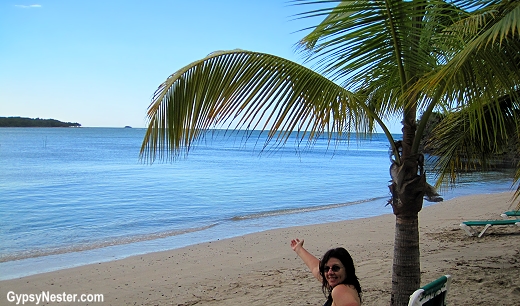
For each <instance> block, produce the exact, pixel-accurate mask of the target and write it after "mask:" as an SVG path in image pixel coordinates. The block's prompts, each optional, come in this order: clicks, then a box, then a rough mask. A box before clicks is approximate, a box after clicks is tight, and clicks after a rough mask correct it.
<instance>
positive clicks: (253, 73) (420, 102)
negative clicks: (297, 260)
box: [141, 0, 520, 306]
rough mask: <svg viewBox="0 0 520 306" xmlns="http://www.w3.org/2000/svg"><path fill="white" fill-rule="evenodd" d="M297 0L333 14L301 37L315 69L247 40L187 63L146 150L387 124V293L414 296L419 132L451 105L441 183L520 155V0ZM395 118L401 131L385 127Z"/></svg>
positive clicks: (434, 140)
mask: <svg viewBox="0 0 520 306" xmlns="http://www.w3.org/2000/svg"><path fill="white" fill-rule="evenodd" d="M292 2H294V4H295V5H298V7H301V6H300V5H304V4H305V5H309V11H308V12H304V13H301V14H298V15H297V18H307V17H308V18H312V19H314V18H316V17H319V18H322V20H323V21H322V22H321V23H320V24H318V25H317V26H316V27H315V28H312V29H309V30H311V32H310V33H308V34H307V35H306V36H305V37H303V38H302V39H301V41H300V42H299V44H298V47H299V51H300V52H301V54H302V55H303V56H304V57H305V60H306V61H308V63H310V64H314V68H315V69H314V70H313V69H309V68H307V67H306V66H303V65H300V64H298V63H295V62H292V61H290V60H287V59H284V58H280V57H278V56H275V55H271V54H265V53H259V52H252V51H247V50H240V49H235V50H230V51H218V52H214V53H211V54H210V55H208V56H207V57H205V58H203V59H200V60H198V61H195V62H193V63H191V64H188V65H186V66H185V67H182V68H181V69H179V70H178V71H176V72H175V73H173V74H172V75H171V76H170V77H168V78H167V79H166V81H164V83H163V84H161V85H160V86H159V88H158V89H157V91H156V92H155V94H154V95H153V97H152V103H151V104H150V107H149V109H148V120H149V123H148V130H147V132H146V135H145V139H144V141H143V145H142V148H141V157H142V158H145V159H148V160H150V161H152V162H153V161H154V160H155V159H156V158H159V159H165V158H169V157H170V158H175V157H178V155H180V154H182V153H184V154H188V152H189V151H190V146H191V145H193V144H195V143H196V140H197V139H199V138H200V137H203V135H204V132H206V131H207V130H208V129H210V128H212V127H215V126H227V127H229V129H247V130H254V129H262V130H266V133H268V135H269V137H268V142H269V141H273V142H278V144H279V145H284V144H286V142H287V140H288V138H289V136H290V135H291V133H292V132H296V133H298V135H299V136H301V141H302V142H303V141H306V140H309V143H310V144H311V145H312V143H313V139H315V138H316V137H320V136H322V135H323V136H325V137H327V138H328V139H329V140H330V141H331V142H334V141H336V139H338V138H336V135H338V134H339V135H340V137H339V138H343V140H348V136H349V135H350V134H351V133H358V134H370V133H372V132H374V131H375V130H376V127H379V128H380V130H381V131H383V132H384V133H385V134H386V136H387V138H388V141H389V146H390V147H391V148H392V165H391V168H390V175H391V181H390V182H391V183H390V186H389V188H390V192H391V199H390V200H389V204H390V205H391V206H392V208H393V212H394V214H395V220H396V223H395V242H394V257H393V258H394V260H393V267H392V270H393V273H392V280H391V284H392V288H391V296H390V298H389V300H390V305H392V306H406V305H408V299H409V297H410V295H411V294H412V293H413V292H414V291H415V289H417V288H419V287H420V284H421V269H420V268H421V267H420V252H419V250H420V249H419V245H420V243H419V218H418V213H419V211H420V210H421V209H422V206H423V199H424V196H425V194H426V192H427V191H428V190H430V185H429V184H428V183H427V182H426V173H425V167H424V151H423V148H422V147H421V140H422V139H423V135H425V131H426V129H427V128H429V127H428V126H426V125H427V123H428V120H429V118H430V117H431V116H432V113H433V112H435V111H438V112H441V113H442V117H439V118H438V119H439V120H440V122H439V123H438V125H437V127H438V128H434V129H432V131H431V135H430V140H431V142H430V143H428V145H429V147H430V148H432V149H433V150H435V153H436V155H438V156H439V158H438V159H437V162H436V163H435V165H434V169H435V170H436V171H437V172H438V173H439V174H440V175H439V181H438V182H437V184H439V182H442V181H443V180H452V181H453V180H454V179H455V178H456V177H458V176H459V175H460V174H461V173H462V170H465V168H466V167H467V166H468V165H469V166H471V167H474V168H475V169H477V168H482V169H484V170H485V167H484V166H486V165H488V164H489V157H490V156H493V155H495V154H500V153H502V152H506V151H505V150H506V149H507V148H509V147H508V145H509V144H510V145H511V146H512V148H513V149H514V152H520V141H519V140H518V139H519V137H520V132H519V131H520V118H519V117H518V116H519V115H520V105H519V102H520V92H518V89H519V88H520V56H519V54H520V44H519V37H520V33H519V31H518V29H520V18H519V16H520V1H500V0H497V1H489V0H414V1H409V0H373V1H357V0H343V1H339V0H338V1H330V0H294V1H292ZM311 5H312V7H311ZM331 5H334V6H331ZM165 65H166V62H165ZM421 113H422V120H421V121H420V122H419V123H418V120H417V119H418V115H419V114H421ZM396 115H398V116H401V117H402V119H403V120H402V125H403V128H402V132H403V134H402V139H401V140H397V139H394V137H393V135H392V134H391V133H390V132H389V130H388V128H387V125H386V124H385V121H386V120H388V119H389V118H393V117H394V116H396ZM341 136H343V137H341ZM517 169H518V172H517V174H516V180H515V182H520V165H517ZM360 175H362V174H360ZM517 195H519V196H520V186H519V187H518V188H517ZM338 238H339V237H338ZM344 239H348V233H346V234H345V238H344ZM337 242H338V243H341V242H340V241H337ZM389 283H390V282H389Z"/></svg>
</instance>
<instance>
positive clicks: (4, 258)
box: [0, 223, 218, 263]
mask: <svg viewBox="0 0 520 306" xmlns="http://www.w3.org/2000/svg"><path fill="white" fill-rule="evenodd" d="M216 225H218V223H213V224H210V225H207V226H202V227H196V228H188V229H183V230H172V231H166V232H160V233H152V234H143V235H137V236H131V237H121V238H115V239H111V240H107V241H98V242H93V243H85V244H79V245H72V246H65V247H57V248H48V249H39V250H30V251H25V252H19V253H13V254H6V255H0V263H1V262H8V261H13V260H21V259H28V258H35V257H42V256H49V255H57V254H65V253H73V252H81V251H88V250H94V249H100V248H105V247H111V246H116V245H123V244H130V243H136V242H142V241H149V240H155V239H161V238H166V237H171V236H179V235H184V234H188V233H193V232H200V231H204V230H207V229H210V228H212V227H214V226H216Z"/></svg>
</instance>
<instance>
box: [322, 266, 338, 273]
mask: <svg viewBox="0 0 520 306" xmlns="http://www.w3.org/2000/svg"><path fill="white" fill-rule="evenodd" d="M329 270H332V272H338V271H339V270H341V267H340V266H338V265H333V266H332V267H329V266H325V267H323V272H325V273H327V272H329Z"/></svg>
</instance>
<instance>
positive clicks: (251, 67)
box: [141, 50, 369, 161]
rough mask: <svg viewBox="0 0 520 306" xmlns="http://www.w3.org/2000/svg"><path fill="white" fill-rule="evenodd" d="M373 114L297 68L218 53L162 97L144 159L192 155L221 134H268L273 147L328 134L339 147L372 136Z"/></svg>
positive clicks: (252, 55)
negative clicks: (350, 137) (210, 132)
mask: <svg viewBox="0 0 520 306" xmlns="http://www.w3.org/2000/svg"><path fill="white" fill-rule="evenodd" d="M367 111H369V109H368V108H367V107H366V105H365V104H363V103H362V102H361V100H359V99H358V98H356V97H355V96H354V95H353V94H352V93H350V92H348V91H347V90H345V89H343V88H342V87H341V86H338V85H337V84H335V83H334V82H332V81H330V80H328V79H326V78H325V77H323V76H321V75H320V74H318V73H316V72H314V71H312V70H310V69H308V68H306V67H304V66H302V65H299V64H296V63H294V62H292V61H289V60H286V59H283V58H280V57H277V56H273V55H269V54H264V53H256V52H249V51H244V50H231V51H221V52H215V53H212V54H210V55H209V56H207V57H206V58H204V59H202V60H199V61H196V62H194V63H191V64H190V65H187V66H185V67H183V68H182V69H180V70H179V71H177V72H175V73H174V74H172V75H171V76H170V77H169V78H168V79H167V80H166V81H165V82H164V83H163V84H161V85H160V86H159V88H158V89H157V90H156V92H155V94H154V96H153V98H152V103H151V104H150V107H149V110H148V119H149V124H148V130H147V133H146V136H145V139H144V141H143V144H142V147H141V157H142V158H145V159H148V160H150V161H153V160H155V159H156V158H157V157H159V158H168V157H170V158H174V157H175V156H178V155H179V154H180V153H181V152H183V150H185V151H184V152H185V153H187V152H188V151H189V148H190V144H191V143H192V142H193V140H195V139H197V137H199V136H200V133H201V131H205V130H207V129H209V128H211V127H219V126H220V127H222V126H224V127H226V128H230V127H233V128H235V129H238V128H240V129H246V130H254V129H260V130H266V129H268V130H269V134H268V141H271V140H273V139H275V140H277V141H280V142H284V141H286V140H287V138H288V137H289V135H290V133H291V132H293V131H298V132H299V135H300V137H301V139H302V140H303V139H304V137H308V138H309V139H313V138H315V137H318V136H320V135H322V134H324V133H326V136H327V137H328V138H329V139H332V138H333V136H337V135H339V136H342V135H343V134H344V133H345V132H351V131H358V132H366V131H367V130H368V129H369V123H368V122H369V121H368V120H367V119H366V118H367ZM276 131H278V132H276ZM334 133H336V135H333V134H334ZM340 138H341V137H340Z"/></svg>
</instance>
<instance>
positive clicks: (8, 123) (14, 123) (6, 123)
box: [0, 117, 81, 127]
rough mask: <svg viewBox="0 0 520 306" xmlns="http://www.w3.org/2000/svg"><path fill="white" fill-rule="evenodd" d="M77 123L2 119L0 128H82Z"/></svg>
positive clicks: (18, 118)
mask: <svg viewBox="0 0 520 306" xmlns="http://www.w3.org/2000/svg"><path fill="white" fill-rule="evenodd" d="M80 126H81V124H79V123H77V122H74V123H73V122H61V121H58V120H55V119H40V118H35V119H33V118H23V117H0V127H80Z"/></svg>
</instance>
